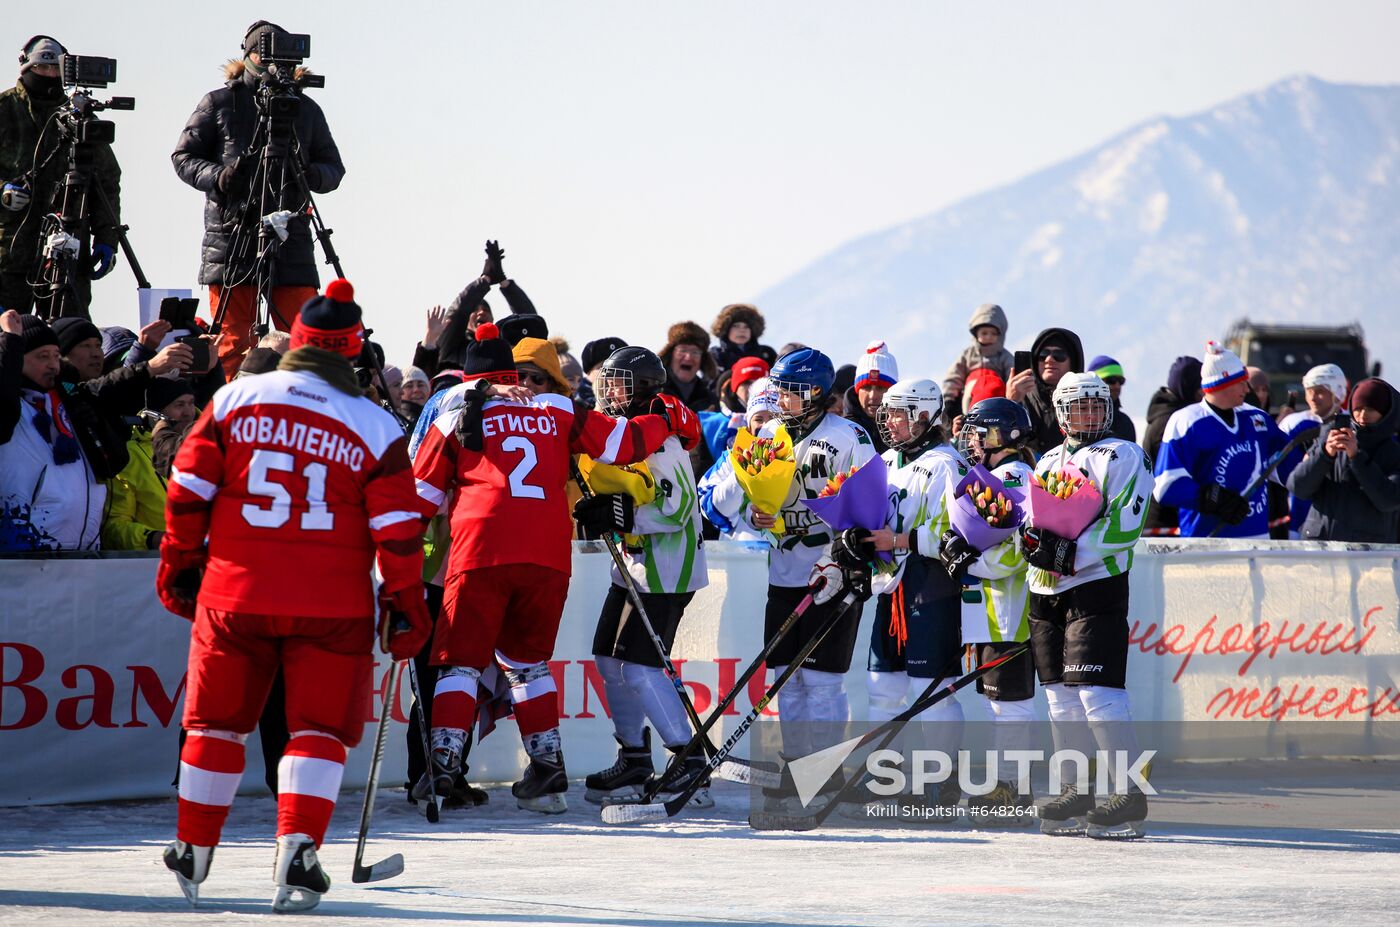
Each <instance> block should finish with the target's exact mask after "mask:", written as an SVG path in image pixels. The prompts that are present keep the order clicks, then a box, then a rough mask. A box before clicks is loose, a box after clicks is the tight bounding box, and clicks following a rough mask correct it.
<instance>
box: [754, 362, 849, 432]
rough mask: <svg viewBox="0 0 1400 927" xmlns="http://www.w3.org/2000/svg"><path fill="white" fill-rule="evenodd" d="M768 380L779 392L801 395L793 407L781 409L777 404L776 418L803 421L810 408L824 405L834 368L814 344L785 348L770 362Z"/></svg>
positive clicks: (819, 407) (816, 408)
mask: <svg viewBox="0 0 1400 927" xmlns="http://www.w3.org/2000/svg"><path fill="white" fill-rule="evenodd" d="M768 382H770V383H771V384H772V385H773V386H774V387H775V388H776V389H777V390H778V392H779V395H781V394H782V393H792V394H793V395H795V396H797V397H798V398H799V399H801V401H802V402H801V406H800V408H799V409H798V410H796V411H791V410H789V411H787V412H784V411H783V407H782V403H781V401H780V402H779V404H778V418H780V419H782V420H783V421H784V422H789V423H791V422H801V421H805V420H806V419H807V418H808V417H809V416H810V415H811V414H812V413H813V412H814V411H820V410H822V409H825V408H826V400H827V398H828V397H830V395H831V385H832V384H833V383H834V382H836V368H835V367H834V366H832V364H831V358H829V357H827V356H826V355H825V354H823V353H822V352H821V351H818V350H817V349H816V348H797V349H795V350H792V351H789V352H787V353H786V354H784V355H783V356H782V357H780V358H778V359H777V360H776V361H774V362H773V367H772V369H770V370H769V371H768Z"/></svg>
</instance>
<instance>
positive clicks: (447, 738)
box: [411, 728, 465, 803]
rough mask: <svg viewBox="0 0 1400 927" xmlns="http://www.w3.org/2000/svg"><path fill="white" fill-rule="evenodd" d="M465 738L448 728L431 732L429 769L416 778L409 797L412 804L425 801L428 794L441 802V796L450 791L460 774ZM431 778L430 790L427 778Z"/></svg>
mask: <svg viewBox="0 0 1400 927" xmlns="http://www.w3.org/2000/svg"><path fill="white" fill-rule="evenodd" d="M464 744H465V738H464V737H463V736H462V734H461V732H459V731H454V730H451V729H448V728H438V729H436V730H434V731H433V752H432V756H431V757H430V758H429V766H430V768H429V769H426V770H424V772H423V775H421V776H419V777H418V781H417V782H415V783H414V784H413V791H412V793H411V796H412V798H413V800H414V802H415V803H416V802H420V801H424V800H425V799H427V797H428V795H429V794H435V795H437V797H438V800H439V801H441V800H442V798H443V796H445V795H447V794H448V793H450V792H451V791H452V785H453V783H455V782H456V781H457V777H458V776H459V775H460V774H461V766H462V747H463V745H464ZM429 776H431V777H432V783H431V788H430V787H429V782H428V777H429Z"/></svg>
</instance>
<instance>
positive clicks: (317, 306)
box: [292, 277, 364, 360]
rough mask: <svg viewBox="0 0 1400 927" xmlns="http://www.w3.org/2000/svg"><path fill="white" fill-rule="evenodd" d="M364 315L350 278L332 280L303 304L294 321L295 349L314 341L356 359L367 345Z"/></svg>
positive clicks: (323, 348) (327, 348)
mask: <svg viewBox="0 0 1400 927" xmlns="http://www.w3.org/2000/svg"><path fill="white" fill-rule="evenodd" d="M362 319H363V314H362V313H361V312H360V306H359V304H358V303H356V302H355V288H354V287H353V286H351V285H350V281H349V280H346V279H345V278H343V277H341V278H338V279H336V280H332V281H331V282H330V283H329V284H327V285H326V292H325V293H323V294H322V295H320V296H313V297H311V298H310V299H308V300H307V301H306V305H304V306H302V307H301V313H300V314H298V315H297V318H296V321H295V322H293V323H292V350H296V349H297V348H304V347H306V346H308V345H310V346H311V347H316V348H320V349H321V350H323V351H330V352H331V353H333V354H339V355H341V356H343V357H347V358H349V359H350V360H355V359H356V358H358V357H359V356H360V350H361V349H362V348H363V347H364V325H363V324H362Z"/></svg>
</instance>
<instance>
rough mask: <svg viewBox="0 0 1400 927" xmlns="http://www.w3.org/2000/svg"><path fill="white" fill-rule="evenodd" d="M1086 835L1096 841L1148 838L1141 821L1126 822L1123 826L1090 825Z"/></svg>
mask: <svg viewBox="0 0 1400 927" xmlns="http://www.w3.org/2000/svg"><path fill="white" fill-rule="evenodd" d="M1086 833H1087V834H1088V835H1089V836H1090V837H1093V838H1094V839H1095V840H1137V839H1139V838H1142V837H1145V836H1147V831H1146V830H1145V829H1144V828H1143V826H1142V822H1141V821H1125V822H1123V823H1122V824H1112V825H1103V824H1090V825H1088V827H1087V830H1086Z"/></svg>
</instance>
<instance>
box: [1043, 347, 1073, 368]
mask: <svg viewBox="0 0 1400 927" xmlns="http://www.w3.org/2000/svg"><path fill="white" fill-rule="evenodd" d="M1036 358H1037V359H1039V360H1045V359H1046V358H1049V359H1050V360H1053V361H1054V362H1055V363H1057V364H1063V363H1064V362H1065V361H1067V360H1069V353H1068V352H1067V351H1061V350H1060V349H1059V348H1046V349H1045V350H1043V351H1041V352H1040V353H1039V354H1037V355H1036Z"/></svg>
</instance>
